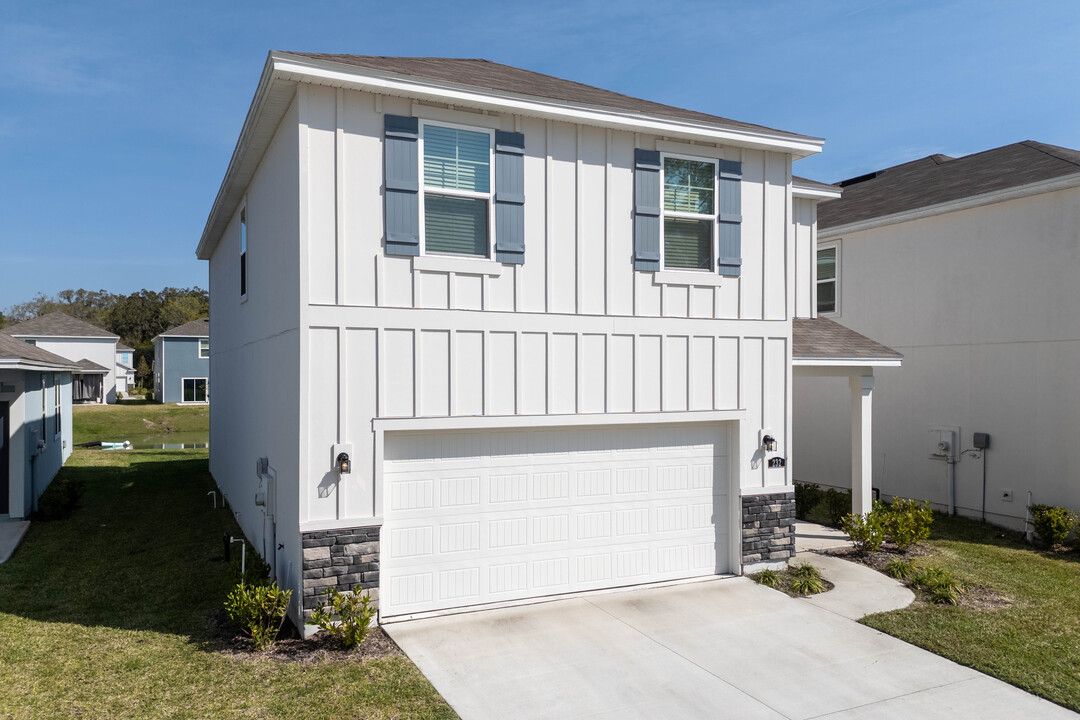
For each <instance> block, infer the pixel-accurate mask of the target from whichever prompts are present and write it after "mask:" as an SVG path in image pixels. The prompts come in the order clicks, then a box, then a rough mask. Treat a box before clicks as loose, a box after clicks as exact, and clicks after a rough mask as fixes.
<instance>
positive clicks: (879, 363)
mask: <svg viewBox="0 0 1080 720" xmlns="http://www.w3.org/2000/svg"><path fill="white" fill-rule="evenodd" d="M902 362H903V360H902V359H901V358H840V357H837V358H798V357H795V358H792V359H791V364H792V365H794V366H797V367H900V365H901V363H902Z"/></svg>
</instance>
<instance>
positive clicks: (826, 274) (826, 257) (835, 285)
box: [817, 245, 840, 315]
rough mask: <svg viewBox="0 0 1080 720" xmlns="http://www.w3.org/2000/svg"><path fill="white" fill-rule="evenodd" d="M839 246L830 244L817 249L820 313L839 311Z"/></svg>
mask: <svg viewBox="0 0 1080 720" xmlns="http://www.w3.org/2000/svg"><path fill="white" fill-rule="evenodd" d="M839 285H840V247H839V246H838V245H830V246H828V247H823V248H819V249H818V251H817V311H818V313H820V314H822V315H835V314H837V313H839V312H840V297H839V293H838V292H837V290H838V289H839Z"/></svg>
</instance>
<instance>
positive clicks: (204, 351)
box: [199, 340, 210, 359]
mask: <svg viewBox="0 0 1080 720" xmlns="http://www.w3.org/2000/svg"><path fill="white" fill-rule="evenodd" d="M199 357H200V358H203V359H205V358H208V357H210V341H209V340H200V341H199Z"/></svg>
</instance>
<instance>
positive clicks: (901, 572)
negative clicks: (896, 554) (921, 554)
mask: <svg viewBox="0 0 1080 720" xmlns="http://www.w3.org/2000/svg"><path fill="white" fill-rule="evenodd" d="M885 574H886V575H889V576H890V577H894V578H896V579H897V580H910V579H911V577H912V576H913V575H914V574H915V563H914V561H912V560H900V559H895V560H890V561H889V564H888V565H886V566H885Z"/></svg>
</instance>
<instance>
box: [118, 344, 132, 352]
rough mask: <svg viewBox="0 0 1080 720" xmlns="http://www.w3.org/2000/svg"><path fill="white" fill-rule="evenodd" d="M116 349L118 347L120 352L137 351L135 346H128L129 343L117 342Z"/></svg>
mask: <svg viewBox="0 0 1080 720" xmlns="http://www.w3.org/2000/svg"><path fill="white" fill-rule="evenodd" d="M116 349H117V350H118V351H120V352H135V348H133V347H128V346H127V345H125V344H124V343H117V344H116Z"/></svg>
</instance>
